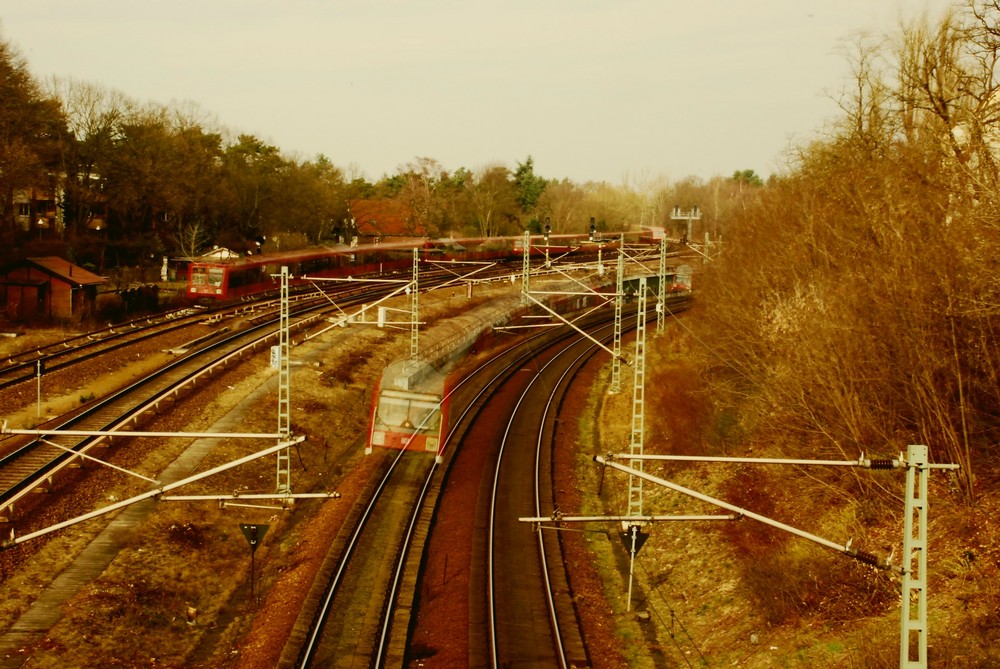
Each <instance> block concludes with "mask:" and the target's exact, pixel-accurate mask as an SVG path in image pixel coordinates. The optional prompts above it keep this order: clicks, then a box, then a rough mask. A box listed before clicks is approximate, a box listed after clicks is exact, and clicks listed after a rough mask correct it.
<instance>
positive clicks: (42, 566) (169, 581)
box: [0, 286, 510, 667]
mask: <svg viewBox="0 0 1000 669" xmlns="http://www.w3.org/2000/svg"><path fill="white" fill-rule="evenodd" d="M495 290H498V289H483V291H482V292H483V293H484V295H483V299H488V295H489V294H490V293H492V292H494V291H495ZM509 291H510V287H509V286H506V287H504V289H503V291H502V292H503V293H504V294H505V293H508V292H509ZM421 297H422V299H421V308H422V309H423V310H425V312H426V313H428V314H431V315H434V314H441V313H454V312H455V311H458V310H461V309H463V308H465V307H466V306H467V303H466V301H465V299H464V296H452V295H451V294H450V293H449V294H437V293H431V294H427V295H424V296H421ZM431 317H432V316H431ZM429 318H430V317H429ZM401 334H402V331H398V330H378V329H375V328H373V327H366V328H356V329H351V330H343V331H342V330H337V331H335V332H333V333H330V334H329V335H328V336H327V337H323V338H317V339H318V341H317V340H311V341H310V342H309V343H306V344H303V345H301V346H297V347H296V348H295V349H294V350H293V357H294V358H295V359H297V360H300V361H303V362H304V363H305V364H302V365H300V366H296V367H293V377H292V425H293V432H294V433H295V434H297V435H304V436H306V437H307V441H306V442H304V443H303V444H302V445H300V446H299V447H298V448H296V449H295V451H294V452H293V454H292V462H293V486H294V488H295V490H296V491H302V492H305V491H314V490H319V491H334V490H337V489H338V487H339V486H340V485H342V484H343V483H344V481H345V480H347V479H348V478H349V477H350V476H351V474H352V473H353V472H355V471H361V470H362V469H363V467H362V465H364V463H366V462H367V460H366V459H365V456H364V455H363V445H364V435H365V434H366V432H367V422H368V412H369V406H370V400H371V393H372V388H373V387H374V386H375V380H376V379H378V377H379V376H380V375H381V372H382V371H383V370H384V369H385V367H386V366H387V365H388V364H389V363H390V362H392V361H393V360H395V359H398V358H400V357H402V356H403V355H405V354H407V353H408V351H409V348H408V345H409V340H408V337H402V336H400V335H401ZM422 337H431V338H432V337H433V335H432V334H426V328H425V334H424V335H422ZM404 349H405V350H404ZM274 380H275V374H274V372H273V371H272V370H270V369H268V368H267V366H266V361H264V360H260V361H257V362H256V363H251V370H250V372H249V373H247V371H245V369H244V370H243V371H239V372H237V371H230V372H227V373H225V374H224V375H222V376H221V377H220V378H219V380H218V382H217V383H216V385H215V386H213V388H215V390H213V391H212V392H205V391H202V392H200V393H199V395H198V397H197V399H196V402H198V403H199V406H200V407H201V409H200V410H199V411H196V412H193V413H192V414H191V419H190V422H189V424H188V426H187V428H186V429H187V430H190V431H205V430H207V429H210V428H211V426H212V424H213V423H214V422H215V421H217V420H218V419H219V418H220V417H222V416H223V415H224V414H226V412H228V411H229V410H230V409H232V408H233V407H234V406H236V405H237V404H238V403H239V402H240V401H241V400H243V399H244V398H246V397H248V396H250V395H251V393H253V392H254V390H255V389H256V388H258V387H259V386H261V384H264V383H267V382H271V383H273V382H274ZM276 412H277V401H276V391H275V392H270V393H265V394H264V396H263V397H262V398H261V399H260V400H259V401H258V402H257V403H256V404H255V405H254V406H253V407H252V408H249V409H247V410H246V411H245V413H244V415H243V417H242V418H241V419H240V420H239V428H238V429H239V431H246V432H252V431H260V432H273V431H274V428H275V420H276V419H275V416H276ZM266 445H268V444H264V445H263V446H266ZM263 446H262V445H261V444H260V443H259V442H255V443H247V442H245V441H232V440H226V441H223V442H221V443H220V444H218V445H217V446H216V447H215V448H214V450H213V451H212V452H211V453H210V454H208V455H207V456H206V457H205V459H204V460H203V461H202V462H201V463H200V465H199V466H198V470H199V471H203V470H205V469H208V468H210V467H213V466H215V465H218V464H222V463H224V462H229V461H231V460H233V459H235V458H236V457H239V456H241V455H245V454H247V453H249V452H252V451H254V450H257V449H259V448H262V447H263ZM185 447H186V444H184V443H181V442H180V441H179V440H167V441H163V443H161V444H158V445H157V447H156V448H154V449H152V450H148V449H143V450H145V451H146V452H147V453H148V455H147V456H146V457H144V458H142V459H136V458H130V457H129V456H128V455H127V454H122V455H120V456H118V457H121V462H122V463H123V464H124V466H127V467H129V468H131V469H134V470H137V471H140V472H142V473H146V474H148V475H153V476H155V475H157V473H158V472H160V471H162V470H163V468H164V467H165V466H166V465H167V464H169V463H170V462H171V461H172V460H173V459H174V458H176V456H177V455H178V454H179V453H180V451H182V450H183V449H184V448H185ZM101 480H102V481H103V482H104V483H101V484H99V486H100V487H101V491H100V494H99V495H98V498H96V499H94V500H92V501H93V502H94V503H95V506H99V505H101V504H103V503H106V498H107V497H108V496H109V495H114V496H116V497H117V498H122V497H125V496H127V495H131V494H134V493H135V492H137V491H141V490H145V489H147V488H148V484H146V483H143V482H137V481H135V480H132V479H127V478H125V477H123V476H120V475H108V474H102V478H101ZM274 484H275V461H274V459H273V457H267V458H262V459H260V460H257V461H254V462H252V463H250V464H248V465H244V466H243V467H240V468H239V469H236V470H232V471H230V472H225V473H222V474H219V475H217V476H214V477H212V478H209V479H205V480H204V481H202V482H199V483H197V484H192V485H190V486H186V487H185V488H183V489H181V490H179V491H178V492H179V493H183V494H198V493H212V492H231V491H247V492H272V491H273V490H274ZM348 499H350V497H349V498H348ZM331 505H332V506H331ZM345 506H346V502H345V501H340V500H332V501H329V502H313V501H306V502H300V503H299V504H298V505H296V507H295V510H294V512H292V511H286V510H281V509H276V508H271V509H256V508H248V507H236V506H230V507H227V508H225V509H221V508H219V506H218V505H217V504H215V503H211V502H198V503H192V502H162V503H160V504H158V505H156V507H155V509H154V510H153V512H152V514H151V515H150V517H149V519H148V520H147V522H145V523H144V524H143V525H142V527H141V528H139V529H137V531H136V532H135V533H134V536H133V537H132V539H131V541H130V543H129V544H128V546H127V547H126V548H125V549H124V550H122V551H121V552H120V553H119V554H118V556H117V558H116V559H115V560H114V562H113V563H112V564H111V565H110V566H109V567H108V569H107V570H106V571H105V572H104V574H103V575H102V576H101V577H100V578H99V579H98V580H97V581H95V582H93V583H91V584H90V585H89V586H87V587H85V588H83V589H82V590H81V591H80V592H79V593H78V594H77V595H76V596H75V597H73V598H72V599H71V600H70V601H68V602H67V604H66V605H65V611H64V616H63V618H62V619H61V620H60V622H59V623H58V624H57V625H56V626H55V627H54V628H53V629H51V630H50V634H49V635H48V638H47V639H46V641H45V642H44V643H43V644H41V646H40V647H39V648H36V649H35V650H34V652H33V653H32V659H31V662H32V665H31V666H35V667H65V666H101V667H140V666H141V667H148V666H158V667H191V666H203V667H222V666H273V659H272V660H268V661H266V662H265V663H264V664H260V663H258V664H256V665H255V664H254V662H255V660H254V659H253V658H254V657H266V656H269V653H273V652H274V649H275V647H277V648H278V649H279V650H280V645H281V643H282V641H278V642H277V646H276V642H275V640H274V639H275V638H277V639H281V638H282V637H281V636H280V635H281V634H282V633H284V634H287V631H288V630H287V622H286V621H287V620H289V619H290V620H294V613H295V612H294V610H291V611H288V610H285V609H287V607H286V606H285V604H286V603H288V604H291V605H292V606H294V599H295V598H296V597H298V596H300V595H299V593H301V592H302V588H303V586H302V584H301V583H300V584H299V585H294V584H291V585H288V586H285V585H282V586H281V587H280V588H279V587H278V586H279V584H282V583H284V582H285V581H288V580H289V579H299V581H300V580H301V570H299V562H300V560H301V557H300V554H299V548H298V547H301V546H303V545H304V543H303V542H307V541H308V540H309V536H307V534H306V532H307V530H306V528H308V527H310V522H311V520H312V519H313V518H315V517H316V516H317V513H318V512H319V511H321V510H323V509H327V508H333V509H342V508H345ZM77 512H78V511H77ZM108 520H109V519H102V520H97V521H90V522H88V523H85V524H83V525H78V526H75V527H74V531H66V532H61V533H58V534H56V535H54V537H53V538H52V539H51V540H49V541H47V542H44V543H40V544H39V545H38V546H37V547H33V548H32V547H29V546H25V548H24V549H17V550H24V552H25V553H26V554H27V553H29V552H32V553H33V555H32V557H31V559H30V560H23V561H21V564H19V565H18V567H17V570H16V573H12V574H8V575H5V576H7V577H6V578H4V580H3V583H0V624H5V625H6V627H9V626H10V624H11V623H12V622H13V621H14V620H16V618H17V616H18V615H19V614H20V613H22V612H23V611H25V610H26V609H27V607H28V606H29V605H30V603H31V601H32V600H33V598H34V596H35V594H36V593H38V592H39V591H40V590H41V589H43V588H44V587H45V586H46V585H47V584H48V583H50V582H51V580H52V579H53V578H54V577H55V575H57V574H58V573H59V572H60V571H61V570H62V568H63V567H65V566H66V565H67V564H69V563H70V562H71V561H72V559H73V557H74V556H75V555H77V554H78V553H79V551H80V550H81V549H82V548H83V547H84V546H86V545H87V543H88V542H89V541H90V540H91V539H92V538H93V537H94V536H96V534H97V532H99V531H100V530H101V529H102V528H103V527H104V526H105V524H106V523H107V522H108ZM240 523H257V524H267V525H269V526H270V529H269V530H268V533H267V535H266V537H265V540H264V542H263V544H262V545H261V547H260V549H259V550H258V551H257V552H256V554H255V563H256V570H255V571H256V574H257V583H256V590H257V595H258V598H257V599H258V601H260V602H261V604H260V605H258V604H256V603H255V602H254V601H253V600H251V598H250V596H249V569H250V556H249V548H248V545H247V543H246V541H245V539H244V537H243V536H242V534H241V532H240V530H239V524H240ZM310 531H311V530H310ZM299 581H296V582H299ZM278 591H280V592H281V593H285V594H283V595H281V597H282V598H284V597H288V596H291V599H287V600H285V599H279V600H275V599H274V598H273V597H270V595H271V594H272V592H278ZM265 601H266V602H267V605H266V606H265V605H264V604H263V602H265ZM189 609H192V610H195V611H197V614H196V617H195V620H194V624H189V621H188V610H189ZM268 619H273V621H272V622H270V623H269V622H268ZM255 620H256V621H257V623H258V624H257V625H256V627H255V626H254V625H255ZM262 622H263V624H260V623H262ZM251 630H254V631H253V633H252V636H250V637H248V635H249V634H251ZM275 635H277V636H275Z"/></svg>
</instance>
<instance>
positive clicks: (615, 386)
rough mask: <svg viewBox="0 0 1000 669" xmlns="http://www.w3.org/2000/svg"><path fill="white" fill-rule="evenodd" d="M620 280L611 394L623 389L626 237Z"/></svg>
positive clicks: (620, 255)
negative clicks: (623, 306) (623, 303)
mask: <svg viewBox="0 0 1000 669" xmlns="http://www.w3.org/2000/svg"><path fill="white" fill-rule="evenodd" d="M617 272H618V278H617V279H616V281H615V334H614V340H613V343H612V345H611V350H612V351H613V353H614V355H612V356H611V392H613V393H617V392H621V389H622V300H623V299H624V291H625V235H622V237H621V244H620V245H619V246H618V270H617Z"/></svg>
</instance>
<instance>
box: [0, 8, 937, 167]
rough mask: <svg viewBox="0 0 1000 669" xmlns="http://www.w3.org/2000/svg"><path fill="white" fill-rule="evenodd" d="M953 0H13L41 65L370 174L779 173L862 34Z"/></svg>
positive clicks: (17, 36) (21, 34)
mask: <svg viewBox="0 0 1000 669" xmlns="http://www.w3.org/2000/svg"><path fill="white" fill-rule="evenodd" d="M949 4H951V0H910V1H906V0H837V1H836V2H830V1H829V0H823V1H820V0H756V1H755V2H740V1H737V0H715V1H714V2H694V1H693V0H687V1H683V0H502V1H497V0H491V1H489V2H484V1H480V0H420V1H408V0H289V1H288V2H274V1H273V0H267V1H265V0H174V1H173V2H169V3H153V2H136V1H135V0H93V1H92V2H79V0H32V1H31V2H21V1H19V0H18V1H14V0H6V2H3V3H0V36H2V38H3V39H4V40H6V41H7V42H9V43H11V44H12V45H13V46H14V47H16V48H17V49H18V50H19V51H20V52H21V54H22V55H23V56H24V57H25V59H26V60H27V62H28V66H29V69H30V70H31V72H32V74H33V75H34V76H35V77H36V79H38V80H40V81H43V82H44V81H45V80H48V79H51V77H53V76H57V77H60V78H71V79H74V80H78V81H84V82H89V83H94V84H99V85H101V86H103V87H106V88H108V89H113V90H117V91H120V92H121V93H123V94H125V95H126V96H128V97H129V98H132V99H134V100H136V101H138V102H156V103H161V104H174V103H185V102H187V101H190V102H194V103H195V104H196V105H197V106H198V107H199V108H201V110H203V111H204V112H206V113H207V114H208V115H209V116H210V117H211V118H213V119H214V120H216V121H217V122H218V123H219V124H220V125H221V126H223V127H225V128H227V129H229V130H232V131H233V132H246V133H251V134H254V135H256V136H257V137H259V138H261V139H262V140H264V141H266V142H268V143H271V144H274V145H276V146H278V147H279V148H280V149H281V150H282V151H283V152H285V153H286V154H289V155H295V156H298V157H300V158H313V157H315V156H316V155H317V154H320V153H322V154H324V155H326V156H327V157H328V158H330V160H331V161H332V162H333V163H334V164H335V165H337V166H339V167H341V168H344V169H346V170H348V171H349V172H351V171H357V172H360V173H361V174H362V175H364V176H366V177H367V178H369V179H372V180H374V179H378V178H379V177H381V176H382V175H383V174H393V173H395V172H396V171H397V170H398V169H399V168H400V167H401V166H403V165H405V164H407V163H410V162H413V161H415V160H416V159H417V158H418V157H427V158H432V159H434V160H437V161H438V162H439V163H441V165H442V166H443V167H444V168H445V169H447V170H449V171H453V170H455V169H458V168H459V167H465V168H468V169H471V170H476V169H478V168H481V167H483V166H485V165H488V164H492V163H501V164H504V165H506V166H507V167H510V168H511V169H513V168H515V167H516V165H517V163H519V162H523V161H524V159H525V158H526V157H527V156H529V155H530V156H532V157H533V159H534V164H535V173H536V174H538V175H540V176H543V177H546V178H550V179H553V178H554V179H562V178H568V179H570V180H572V181H574V182H577V183H584V182H587V181H606V182H608V183H611V184H613V185H617V184H621V183H629V184H632V185H636V184H640V185H641V184H642V183H647V182H651V181H653V180H656V179H660V178H666V179H670V180H677V179H680V178H683V177H685V176H689V175H693V176H698V177H701V178H704V179H708V178H711V177H713V176H717V175H724V176H728V175H730V174H732V173H733V172H734V171H736V170H743V169H753V170H755V171H756V172H757V173H758V174H760V175H762V176H767V175H768V174H771V173H774V172H777V171H780V170H781V169H782V167H783V165H784V160H783V156H784V155H785V152H786V150H787V148H788V147H789V145H790V144H795V143H800V142H803V141H808V140H809V139H810V138H812V137H815V136H817V134H818V133H819V132H820V131H821V130H822V128H823V126H824V124H825V123H827V122H828V121H830V120H831V119H832V118H834V117H836V116H837V114H838V109H837V104H836V97H837V96H838V94H839V92H840V91H841V90H842V89H843V87H844V85H845V84H846V83H847V81H848V79H849V77H850V73H851V67H850V62H849V59H848V57H847V49H846V46H847V45H848V44H849V43H850V42H851V40H852V39H853V37H854V36H856V35H857V34H858V33H860V32H868V33H873V34H882V33H897V32H898V31H899V27H900V25H901V24H902V23H906V22H909V21H912V20H913V19H915V18H918V17H919V16H920V15H921V14H923V13H925V12H926V13H929V14H930V15H931V16H932V17H933V16H938V15H940V13H941V12H942V10H943V9H944V8H946V7H947V6H949Z"/></svg>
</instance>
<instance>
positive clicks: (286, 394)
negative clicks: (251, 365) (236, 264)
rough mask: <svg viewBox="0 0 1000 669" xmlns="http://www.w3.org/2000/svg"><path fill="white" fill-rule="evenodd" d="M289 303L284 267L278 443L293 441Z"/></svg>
mask: <svg viewBox="0 0 1000 669" xmlns="http://www.w3.org/2000/svg"><path fill="white" fill-rule="evenodd" d="M288 317H289V304H288V267H285V266H283V267H282V268H281V316H280V317H279V327H278V434H280V435H281V436H280V437H278V443H279V444H280V443H282V442H286V443H287V442H289V441H290V440H291V437H292V411H291V399H290V392H291V361H290V360H289V358H290V357H291V355H290V349H291V347H290V345H289V327H288V321H289V318H288ZM277 491H278V492H279V493H291V492H292V457H291V452H290V448H289V447H288V446H285V448H284V449H282V450H280V451H278V483H277Z"/></svg>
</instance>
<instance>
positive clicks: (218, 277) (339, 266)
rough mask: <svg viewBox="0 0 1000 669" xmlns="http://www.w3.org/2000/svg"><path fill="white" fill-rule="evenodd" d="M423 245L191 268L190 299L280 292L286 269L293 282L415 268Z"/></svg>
mask: <svg viewBox="0 0 1000 669" xmlns="http://www.w3.org/2000/svg"><path fill="white" fill-rule="evenodd" d="M422 246H423V242H412V243H406V244H404V243H400V244H381V245H371V246H364V247H338V248H318V249H317V248H313V249H304V250H301V251H290V252H288V253H274V254H267V255H259V256H246V257H243V258H237V259H233V260H201V261H195V262H192V263H191V266H190V269H189V272H188V285H187V296H188V298H189V299H191V300H194V301H227V300H233V299H238V298H241V297H243V296H246V295H253V294H255V293H261V292H264V291H267V290H272V289H275V288H277V287H278V283H277V281H278V279H277V278H276V275H277V274H278V273H280V272H281V268H282V267H288V272H289V274H290V275H291V276H293V277H300V276H303V275H310V276H361V275H364V274H372V273H382V272H392V271H398V270H401V269H406V268H408V267H410V266H412V262H413V250H412V249H413V248H414V247H422Z"/></svg>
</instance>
